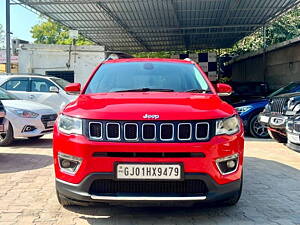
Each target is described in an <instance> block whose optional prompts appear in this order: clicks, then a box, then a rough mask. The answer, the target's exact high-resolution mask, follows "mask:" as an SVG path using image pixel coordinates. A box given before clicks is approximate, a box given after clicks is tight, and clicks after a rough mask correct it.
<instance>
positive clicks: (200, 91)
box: [185, 89, 211, 93]
mask: <svg viewBox="0 0 300 225" xmlns="http://www.w3.org/2000/svg"><path fill="white" fill-rule="evenodd" d="M185 92H191V93H211V91H210V90H201V89H191V90H188V91H185Z"/></svg>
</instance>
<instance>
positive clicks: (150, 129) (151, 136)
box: [142, 123, 156, 141]
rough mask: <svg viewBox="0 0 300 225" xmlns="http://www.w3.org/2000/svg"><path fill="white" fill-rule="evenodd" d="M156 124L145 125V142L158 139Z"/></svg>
mask: <svg viewBox="0 0 300 225" xmlns="http://www.w3.org/2000/svg"><path fill="white" fill-rule="evenodd" d="M155 129H156V128H155V124H150V123H145V124H143V131H142V132H143V140H145V141H153V140H155V138H156V132H155Z"/></svg>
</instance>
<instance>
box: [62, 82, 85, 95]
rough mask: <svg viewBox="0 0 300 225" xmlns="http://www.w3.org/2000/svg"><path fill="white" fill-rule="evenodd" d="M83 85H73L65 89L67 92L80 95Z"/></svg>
mask: <svg viewBox="0 0 300 225" xmlns="http://www.w3.org/2000/svg"><path fill="white" fill-rule="evenodd" d="M80 89H81V84H80V83H71V84H69V85H67V86H66V87H65V91H66V92H71V93H76V92H77V93H78V92H80Z"/></svg>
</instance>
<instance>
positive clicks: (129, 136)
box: [86, 121, 213, 142]
mask: <svg viewBox="0 0 300 225" xmlns="http://www.w3.org/2000/svg"><path fill="white" fill-rule="evenodd" d="M210 123H212V122H211V121H210V122H203V121H199V122H198V121H192V122H181V121H162V122H158V121H155V122H148V121H138V122H137V121H130V122H129V121H128V122H125V121H114V122H111V121H101V122H100V121H87V132H86V135H87V136H88V137H89V138H90V139H91V140H94V141H113V142H199V141H208V140H209V139H210V136H211V135H210V134H211V129H210V128H211V127H213V126H211V125H210Z"/></svg>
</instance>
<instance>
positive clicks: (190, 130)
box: [177, 123, 193, 141]
mask: <svg viewBox="0 0 300 225" xmlns="http://www.w3.org/2000/svg"><path fill="white" fill-rule="evenodd" d="M183 126H189V132H188V133H189V134H188V136H187V137H186V138H182V137H181V135H182V134H181V131H183V132H184V130H183V129H184V128H183ZM192 129H193V128H192V124H190V123H179V124H178V128H177V137H178V140H180V141H187V140H191V139H192ZM184 133H185V132H184Z"/></svg>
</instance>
